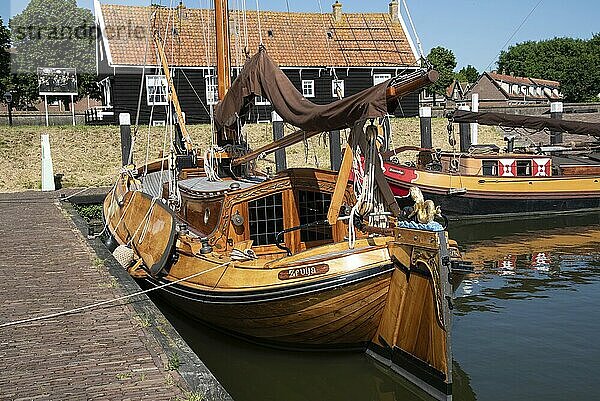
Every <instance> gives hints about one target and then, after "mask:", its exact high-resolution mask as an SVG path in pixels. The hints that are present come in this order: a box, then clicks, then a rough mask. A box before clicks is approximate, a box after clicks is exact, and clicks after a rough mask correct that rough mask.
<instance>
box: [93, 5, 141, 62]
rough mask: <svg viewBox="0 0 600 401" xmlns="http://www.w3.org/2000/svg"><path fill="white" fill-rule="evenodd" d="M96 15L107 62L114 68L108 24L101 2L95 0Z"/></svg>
mask: <svg viewBox="0 0 600 401" xmlns="http://www.w3.org/2000/svg"><path fill="white" fill-rule="evenodd" d="M94 14H95V15H96V22H97V24H98V25H99V26H100V32H101V33H102V43H103V44H104V53H105V54H106V61H107V62H108V65H109V66H112V63H113V58H112V53H111V52H110V46H109V45H108V37H107V36H106V22H105V21H104V15H102V7H101V5H100V1H99V0H94ZM140 68H141V67H140Z"/></svg>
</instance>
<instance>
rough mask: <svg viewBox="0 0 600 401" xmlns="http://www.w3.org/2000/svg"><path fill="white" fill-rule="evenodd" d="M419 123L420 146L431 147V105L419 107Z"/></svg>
mask: <svg viewBox="0 0 600 401" xmlns="http://www.w3.org/2000/svg"><path fill="white" fill-rule="evenodd" d="M419 123H420V126H421V147H422V148H425V149H431V148H433V140H432V137H431V107H419Z"/></svg>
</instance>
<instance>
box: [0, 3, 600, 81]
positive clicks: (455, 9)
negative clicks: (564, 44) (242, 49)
mask: <svg viewBox="0 0 600 401" xmlns="http://www.w3.org/2000/svg"><path fill="white" fill-rule="evenodd" d="M155 1H159V0H155ZM170 1H171V0H162V4H168V3H169V2H170ZM173 1H174V2H175V3H177V0H173ZM241 1H242V0H230V1H229V3H230V5H233V4H235V3H238V4H240V3H241ZM539 1H540V0H501V1H498V0H429V1H424V0H407V4H408V7H409V9H410V12H411V14H412V17H413V20H414V23H415V26H416V28H417V33H418V34H419V37H420V39H421V42H422V44H423V48H424V51H425V53H426V54H427V53H428V52H429V50H430V49H431V48H432V47H435V46H444V47H446V48H449V49H451V50H452V51H453V52H454V54H455V55H456V59H457V63H458V68H460V67H463V66H465V65H467V64H472V65H474V66H475V67H476V68H477V69H478V70H479V71H482V70H483V69H485V68H486V67H487V66H488V65H490V63H492V64H491V69H493V68H494V66H495V64H494V62H495V61H496V60H497V55H498V53H499V52H500V50H501V48H502V45H504V43H505V42H506V41H507V40H508V39H509V37H510V36H511V35H512V34H513V33H514V32H515V30H516V29H517V27H518V26H519V25H520V24H521V22H522V21H523V19H524V18H525V17H526V16H527V14H529V12H530V11H531V10H532V9H533V8H534V6H535V5H536V4H537V3H538V2H539ZM28 2H29V0H0V16H2V19H3V20H4V21H5V23H6V21H7V20H8V18H9V17H10V16H12V15H15V14H16V13H19V12H21V11H22V10H23V8H24V7H25V6H26V5H27V4H28ZM101 2H106V3H116V4H137V5H148V4H150V0H101ZM78 3H79V4H80V6H83V7H89V8H91V6H92V4H93V1H92V0H78ZM184 3H185V4H186V5H187V6H188V7H207V5H208V4H209V3H212V2H211V1H209V0H185V1H184ZM288 3H289V6H290V11H309V12H319V0H288ZM332 3H333V0H320V4H321V6H322V8H323V11H324V12H329V11H331V4H332ZM341 3H342V4H343V9H344V10H345V11H349V12H382V11H387V7H388V3H389V0H370V1H365V0H341ZM246 4H247V8H248V9H255V8H256V0H246ZM259 4H260V8H261V9H270V10H281V11H285V10H286V9H287V7H286V1H284V0H259ZM598 16H600V1H598V0H579V1H565V0H542V2H541V4H540V5H539V6H538V7H537V9H536V10H535V11H534V12H533V14H532V15H531V16H530V18H529V19H528V20H527V22H526V23H525V24H524V25H523V27H522V28H521V29H520V30H519V31H518V33H517V34H516V35H515V36H514V38H513V39H512V40H511V41H510V42H509V45H511V44H515V43H519V42H523V41H526V40H540V39H550V38H553V37H556V36H569V37H578V38H583V39H588V38H590V37H591V36H592V35H593V34H594V33H598V32H600V20H599V19H598Z"/></svg>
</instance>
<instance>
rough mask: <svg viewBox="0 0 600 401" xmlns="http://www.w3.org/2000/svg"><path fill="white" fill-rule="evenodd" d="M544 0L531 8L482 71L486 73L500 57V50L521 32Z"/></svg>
mask: <svg viewBox="0 0 600 401" xmlns="http://www.w3.org/2000/svg"><path fill="white" fill-rule="evenodd" d="M543 1H544V0H539V1H538V2H537V3H536V5H535V6H533V8H532V9H531V11H529V14H527V15H526V16H525V18H524V19H523V21H521V23H520V24H519V26H518V27H517V28H516V29H515V30H514V32H513V33H512V34H511V35H510V37H509V38H508V39H507V40H506V42H504V44H503V45H502V47H501V48H500V51H498V53H497V54H496V55H495V56H494V60H492V61H490V63H489V64H488V65H487V67H485V70H484V71H488V70H489V69H490V67H491V66H492V64H494V61H495V59H496V57H498V56H499V55H500V53H501V52H502V50H504V48H505V47H506V45H508V44H509V43H510V41H511V40H512V39H513V38H514V37H515V35H516V34H517V33H518V32H519V31H520V30H521V28H522V27H523V25H525V23H526V22H527V20H528V19H529V17H531V15H532V14H533V12H534V11H535V10H536V9H537V8H538V7H539V5H540V4H542V2H543Z"/></svg>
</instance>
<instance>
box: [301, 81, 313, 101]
mask: <svg viewBox="0 0 600 401" xmlns="http://www.w3.org/2000/svg"><path fill="white" fill-rule="evenodd" d="M302 95H303V96H304V97H315V81H314V80H313V79H303V80H302Z"/></svg>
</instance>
